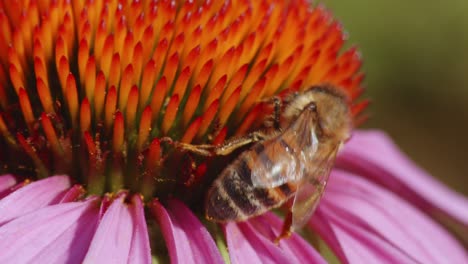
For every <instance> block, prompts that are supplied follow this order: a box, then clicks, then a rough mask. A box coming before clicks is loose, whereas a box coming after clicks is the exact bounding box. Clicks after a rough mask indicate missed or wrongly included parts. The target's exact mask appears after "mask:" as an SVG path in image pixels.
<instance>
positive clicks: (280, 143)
mask: <svg viewBox="0 0 468 264" xmlns="http://www.w3.org/2000/svg"><path fill="white" fill-rule="evenodd" d="M311 120H313V118H312V116H311V114H310V113H305V114H303V115H301V116H300V117H299V119H298V120H297V121H295V122H294V123H293V125H292V126H291V127H290V128H289V129H288V130H287V131H285V132H284V133H283V134H281V135H279V136H277V137H275V138H273V139H270V140H267V141H265V142H263V144H257V145H256V146H254V147H253V148H252V150H251V151H252V152H253V153H250V155H249V157H251V158H252V160H251V162H250V164H251V165H252V166H251V168H252V172H251V179H252V183H253V186H254V187H257V188H275V187H278V186H281V185H283V184H285V183H294V182H296V183H297V182H299V181H300V180H301V179H302V178H303V176H304V174H303V173H304V166H305V160H308V159H310V158H313V157H314V155H315V152H316V151H317V147H318V140H317V135H316V133H315V129H314V122H311Z"/></svg>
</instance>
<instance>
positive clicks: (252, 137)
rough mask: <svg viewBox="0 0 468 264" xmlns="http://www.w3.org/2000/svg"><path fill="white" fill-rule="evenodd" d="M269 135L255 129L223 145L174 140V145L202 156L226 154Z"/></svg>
mask: <svg viewBox="0 0 468 264" xmlns="http://www.w3.org/2000/svg"><path fill="white" fill-rule="evenodd" d="M266 137H267V136H266V135H265V134H264V133H262V132H260V131H255V132H252V133H250V134H248V135H247V136H245V137H239V138H232V139H229V140H227V141H225V142H224V143H223V144H222V145H209V144H202V145H192V144H188V143H182V142H174V145H175V146H176V147H177V148H180V149H182V150H186V151H189V152H192V153H195V154H198V155H201V156H207V157H211V156H226V155H229V154H231V153H232V152H233V151H235V150H236V149H238V148H240V147H243V146H245V145H248V144H251V143H255V142H258V141H260V140H264V139H265V138H266Z"/></svg>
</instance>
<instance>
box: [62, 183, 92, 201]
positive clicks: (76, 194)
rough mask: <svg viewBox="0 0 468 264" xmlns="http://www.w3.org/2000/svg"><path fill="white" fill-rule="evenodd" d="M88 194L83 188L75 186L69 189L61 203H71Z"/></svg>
mask: <svg viewBox="0 0 468 264" xmlns="http://www.w3.org/2000/svg"><path fill="white" fill-rule="evenodd" d="M85 193H86V191H85V189H84V188H83V186H81V185H78V184H75V185H73V187H71V188H70V189H68V191H67V192H66V193H64V194H63V196H62V197H61V198H60V203H69V202H74V201H76V200H78V199H79V198H80V197H82V196H83V195H84V194H85Z"/></svg>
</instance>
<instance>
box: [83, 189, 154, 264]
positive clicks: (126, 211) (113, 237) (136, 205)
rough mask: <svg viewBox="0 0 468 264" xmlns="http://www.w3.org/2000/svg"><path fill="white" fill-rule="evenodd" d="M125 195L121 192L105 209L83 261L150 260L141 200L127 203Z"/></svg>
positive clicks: (119, 261) (142, 261) (122, 261)
mask: <svg viewBox="0 0 468 264" xmlns="http://www.w3.org/2000/svg"><path fill="white" fill-rule="evenodd" d="M126 196H127V194H126V193H121V194H119V195H118V196H117V198H116V199H115V200H114V201H113V202H112V204H111V205H110V206H109V208H108V209H107V210H106V211H105V213H104V215H103V217H102V219H101V220H100V222H99V226H98V228H97V230H96V234H95V235H94V237H93V240H92V242H91V245H90V247H89V251H88V253H87V254H86V257H85V259H84V263H130V262H131V261H136V262H138V261H141V262H138V263H151V259H150V252H149V251H148V249H149V240H148V236H147V235H146V234H144V233H146V232H147V231H146V222H145V221H144V219H143V218H142V210H143V208H142V204H141V200H138V198H134V199H132V204H127V203H126V202H125V199H126ZM138 201H139V202H138ZM138 246H141V248H138V249H137V248H136V247H138Z"/></svg>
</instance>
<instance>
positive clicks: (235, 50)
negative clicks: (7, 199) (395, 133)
mask: <svg viewBox="0 0 468 264" xmlns="http://www.w3.org/2000/svg"><path fill="white" fill-rule="evenodd" d="M0 36H1V37H2V41H0V62H1V65H0V111H1V114H0V133H1V135H2V137H1V138H0V147H1V148H2V149H3V153H2V154H0V165H2V166H1V167H2V168H6V169H5V170H7V171H11V172H15V173H19V174H21V173H22V172H21V169H19V168H25V167H28V166H29V167H30V168H33V169H35V170H36V173H37V174H41V173H42V174H52V173H69V174H71V175H74V176H76V178H77V179H80V180H82V181H83V182H85V183H88V184H90V185H93V184H94V183H95V182H96V181H95V178H96V177H97V178H99V177H104V178H105V177H110V178H112V177H117V178H118V177H120V176H118V175H114V174H116V169H115V167H116V166H117V167H119V168H121V169H122V171H123V172H125V173H126V174H136V175H143V176H142V177H136V176H135V175H130V176H125V177H133V178H135V179H131V180H129V179H123V180H122V183H119V182H120V180H119V181H113V180H110V181H107V182H110V184H116V183H117V184H125V187H127V188H133V189H135V190H140V191H144V192H146V194H150V193H148V192H153V188H147V186H148V185H151V184H156V182H157V181H158V180H161V179H167V177H168V175H166V174H170V173H171V172H170V171H168V170H167V167H168V166H170V164H174V162H175V160H177V158H174V157H170V155H171V154H173V153H172V152H171V144H170V143H168V142H169V141H164V140H162V141H160V139H167V138H171V139H172V140H179V141H183V142H187V143H189V142H198V143H204V142H205V143H206V142H211V143H220V142H222V140H224V139H225V138H226V137H230V136H233V135H242V134H244V133H246V132H247V131H248V130H249V129H250V128H251V127H252V126H254V124H255V122H256V121H258V118H259V117H260V115H261V114H262V112H263V111H262V107H261V104H259V102H260V101H262V100H263V99H264V98H268V97H270V96H272V95H275V94H278V93H279V92H282V91H285V90H302V89H306V88H308V87H310V86H311V85H314V84H319V83H332V84H334V85H336V86H338V87H340V88H341V89H343V90H344V91H346V93H348V95H349V96H350V98H351V99H352V101H353V104H352V105H351V106H350V107H351V109H352V113H353V115H354V116H356V117H359V114H360V113H361V112H362V111H363V109H364V108H365V106H366V101H362V102H357V103H356V98H357V97H359V95H360V93H361V92H362V88H361V81H362V79H363V75H362V74H360V73H359V69H360V66H361V60H360V57H359V54H358V52H357V50H356V49H354V48H352V49H349V50H348V51H346V52H341V49H342V46H343V43H344V36H345V35H344V34H343V32H342V28H341V26H340V24H339V23H337V22H336V21H334V20H333V19H332V17H331V15H330V14H329V13H328V12H327V11H326V10H324V9H323V8H321V7H312V6H310V4H309V3H308V2H307V1H305V0H303V1H280V0H270V1H268V0H264V1H248V0H239V1H177V2H174V1H169V0H166V1H149V0H147V1H141V0H140V1H136V0H135V1H130V0H128V1H112V0H104V1H82V0H72V1H67V0H57V1H48V0H36V1H3V2H0ZM10 152H11V153H15V154H18V155H19V157H22V158H21V159H20V160H19V161H18V160H15V161H13V160H12V158H11V157H9V155H8V153H10ZM116 164H117V165H116ZM165 166H166V167H165ZM202 166H205V164H203V165H202ZM191 167H193V166H192V165H191ZM77 168H78V169H77ZM192 169H193V171H192V172H189V174H191V173H195V174H196V172H197V171H198V172H199V171H201V169H197V167H196V165H195V167H193V168H192ZM120 173H121V172H119V173H117V174H120ZM169 178H171V177H169ZM184 178H187V176H183V177H181V179H184ZM169 180H170V181H176V182H177V180H178V178H177V177H172V178H171V179H169ZM135 181H136V182H142V183H143V184H138V183H137V184H135ZM98 182H99V181H98ZM129 182H130V183H129ZM105 184H109V183H105V181H100V182H99V184H98V185H99V186H100V187H98V188H95V189H96V190H97V191H104V190H107V189H110V187H109V186H107V187H106V186H104V185H105ZM145 186H146V187H145ZM94 187H96V186H94ZM120 187H123V186H120ZM117 188H119V186H117ZM145 188H146V189H145ZM141 189H144V190H141Z"/></svg>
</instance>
